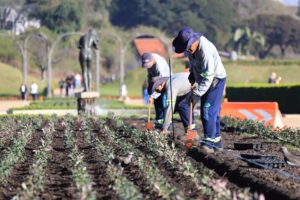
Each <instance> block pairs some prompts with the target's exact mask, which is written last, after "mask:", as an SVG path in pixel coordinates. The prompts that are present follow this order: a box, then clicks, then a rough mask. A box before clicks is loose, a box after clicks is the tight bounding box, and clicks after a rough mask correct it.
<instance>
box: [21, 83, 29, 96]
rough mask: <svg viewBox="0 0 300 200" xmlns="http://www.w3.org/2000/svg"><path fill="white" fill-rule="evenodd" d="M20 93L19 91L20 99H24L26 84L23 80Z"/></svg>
mask: <svg viewBox="0 0 300 200" xmlns="http://www.w3.org/2000/svg"><path fill="white" fill-rule="evenodd" d="M20 93H21V98H22V100H26V94H27V85H26V84H25V83H24V82H22V84H21V86H20Z"/></svg>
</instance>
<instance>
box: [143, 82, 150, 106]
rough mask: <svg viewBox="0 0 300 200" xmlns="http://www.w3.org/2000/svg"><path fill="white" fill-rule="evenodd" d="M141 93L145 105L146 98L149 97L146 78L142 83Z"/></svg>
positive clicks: (146, 102)
mask: <svg viewBox="0 0 300 200" xmlns="http://www.w3.org/2000/svg"><path fill="white" fill-rule="evenodd" d="M142 94H143V101H144V103H145V104H146V105H147V104H148V98H149V95H148V80H147V79H146V80H145V81H144V83H143V87H142Z"/></svg>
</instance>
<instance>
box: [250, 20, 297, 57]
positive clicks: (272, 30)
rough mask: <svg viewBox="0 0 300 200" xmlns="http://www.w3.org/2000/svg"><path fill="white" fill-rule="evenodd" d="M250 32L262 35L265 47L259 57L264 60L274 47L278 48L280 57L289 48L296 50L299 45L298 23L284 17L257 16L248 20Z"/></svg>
mask: <svg viewBox="0 0 300 200" xmlns="http://www.w3.org/2000/svg"><path fill="white" fill-rule="evenodd" d="M249 25H250V28H251V29H252V30H255V31H257V32H260V33H262V34H263V35H264V36H265V38H266V45H265V48H264V50H263V51H261V52H260V56H261V57H262V58H265V57H266V56H267V55H268V54H269V53H270V51H271V50H272V48H273V47H274V46H276V45H277V46H279V48H280V50H281V57H284V56H285V51H286V49H287V48H288V47H289V46H290V47H293V48H294V50H296V49H297V48H298V47H299V44H300V21H299V20H296V19H294V18H293V17H291V16H286V15H283V16H282V15H259V16H257V17H256V18H254V19H251V20H249Z"/></svg>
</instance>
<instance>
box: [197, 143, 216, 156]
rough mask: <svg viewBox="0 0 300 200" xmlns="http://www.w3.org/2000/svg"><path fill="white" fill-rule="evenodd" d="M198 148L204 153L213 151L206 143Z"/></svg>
mask: <svg viewBox="0 0 300 200" xmlns="http://www.w3.org/2000/svg"><path fill="white" fill-rule="evenodd" d="M200 149H201V151H203V152H204V153H205V154H212V153H214V152H215V151H214V149H213V148H209V147H208V146H207V145H201V147H200Z"/></svg>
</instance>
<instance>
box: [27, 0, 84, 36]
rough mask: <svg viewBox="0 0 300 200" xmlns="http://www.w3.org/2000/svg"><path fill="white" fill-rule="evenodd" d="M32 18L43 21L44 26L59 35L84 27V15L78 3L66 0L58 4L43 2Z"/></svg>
mask: <svg viewBox="0 0 300 200" xmlns="http://www.w3.org/2000/svg"><path fill="white" fill-rule="evenodd" d="M31 16H33V17H35V18H38V19H41V20H42V25H44V26H46V27H47V28H49V29H50V30H52V31H54V32H57V33H62V32H69V31H78V30H80V29H81V27H82V18H83V14H82V10H81V9H80V6H79V4H78V2H77V1H72V0H64V1H62V3H60V4H56V3H55V2H53V3H52V1H50V2H48V1H47V0H41V1H38V3H37V10H36V12H35V13H32V14H31Z"/></svg>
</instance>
